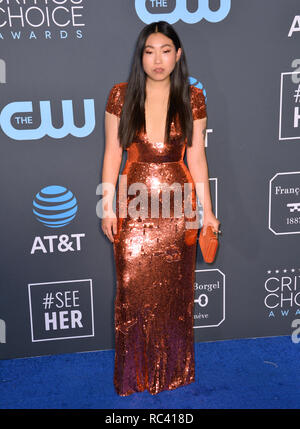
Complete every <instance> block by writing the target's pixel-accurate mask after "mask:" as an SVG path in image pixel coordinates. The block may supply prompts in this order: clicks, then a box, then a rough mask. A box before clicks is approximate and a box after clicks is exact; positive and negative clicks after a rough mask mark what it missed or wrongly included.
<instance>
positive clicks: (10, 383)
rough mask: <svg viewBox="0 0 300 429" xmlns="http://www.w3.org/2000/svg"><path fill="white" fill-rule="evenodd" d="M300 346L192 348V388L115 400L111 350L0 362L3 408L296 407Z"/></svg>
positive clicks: (238, 343) (299, 403)
mask: <svg viewBox="0 0 300 429" xmlns="http://www.w3.org/2000/svg"><path fill="white" fill-rule="evenodd" d="M299 352H300V344H298V345H297V344H294V343H293V342H292V340H291V337H290V336H281V337H267V338H253V339H240V340H226V341H215V342H206V343H205V342H203V343H196V344H195V353H196V382H195V383H192V384H190V385H188V386H183V387H180V388H177V389H175V390H173V391H165V392H161V393H159V394H157V395H155V396H153V395H151V394H150V393H148V392H142V393H134V394H132V395H130V396H127V397H121V396H119V395H118V394H117V393H116V392H115V390H114V387H113V365H114V350H104V351H96V352H87V353H73V354H61V355H53V356H41V357H34V358H24V359H10V360H3V361H0V408H1V409H25V408H29V409H54V408H57V409H71V408H73V409H88V408H89V409H91V408H93V409H103V408H108V409H135V408H140V409H151V408H153V409H168V408H171V409H180V408H181V409H238V408H246V409H259V408H263V409H267V408H270V409H275V408H281V409H288V408H289V409H291V408H293V409H299V408H300V389H299V382H300V376H299V374H300V371H299V370H300V359H299Z"/></svg>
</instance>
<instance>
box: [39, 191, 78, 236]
mask: <svg viewBox="0 0 300 429" xmlns="http://www.w3.org/2000/svg"><path fill="white" fill-rule="evenodd" d="M77 210H78V204H77V200H76V198H75V196H74V195H73V193H72V192H71V191H70V190H69V189H67V188H65V187H64V186H58V185H50V186H46V187H45V188H43V189H42V190H41V191H39V192H38V193H37V194H36V195H35V198H34V200H33V213H34V215H35V217H36V219H37V220H38V221H39V222H41V223H42V224H44V225H45V226H48V227H50V228H61V227H63V226H65V225H68V224H69V223H70V222H71V221H72V220H73V219H74V218H75V216H76V213H77Z"/></svg>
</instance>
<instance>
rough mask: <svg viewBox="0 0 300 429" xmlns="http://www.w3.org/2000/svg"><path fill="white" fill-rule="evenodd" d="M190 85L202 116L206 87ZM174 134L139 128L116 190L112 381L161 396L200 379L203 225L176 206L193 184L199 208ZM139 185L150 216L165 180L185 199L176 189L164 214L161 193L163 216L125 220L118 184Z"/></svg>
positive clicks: (113, 97)
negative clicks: (154, 134) (196, 319)
mask: <svg viewBox="0 0 300 429" xmlns="http://www.w3.org/2000/svg"><path fill="white" fill-rule="evenodd" d="M126 85H127V83H126V82H123V83H119V84H116V85H114V86H113V87H112V89H111V90H110V93H109V97H108V101H107V105H106V111H107V112H109V113H112V114H114V115H116V116H118V117H120V115H121V110H122V105H123V102H124V97H125V93H126ZM190 89H191V99H190V101H191V107H192V112H193V118H194V119H198V118H204V117H205V116H206V105H205V97H204V95H203V91H202V90H201V89H199V88H196V87H195V86H192V85H191V86H190ZM170 133H171V142H170V144H167V143H154V142H150V141H149V139H148V137H147V135H146V133H138V135H137V138H135V140H134V141H133V142H132V143H131V144H130V146H129V147H128V148H127V161H126V164H125V167H124V169H123V171H122V173H120V174H122V176H121V180H120V181H119V185H118V187H117V193H116V215H117V219H118V222H117V225H118V226H117V233H116V234H115V235H114V244H113V248H114V257H115V266H116V276H117V291H116V297H115V368H114V386H115V389H116V392H117V393H118V394H119V395H121V396H127V395H130V394H132V393H134V392H141V391H143V390H146V389H147V390H148V391H149V392H150V393H151V394H152V395H155V394H157V393H159V392H161V391H163V390H172V389H175V388H177V387H179V386H184V385H186V384H189V383H191V382H193V381H195V362H194V331H193V309H194V275H195V263H196V246H197V233H198V228H197V229H195V227H193V229H189V228H187V227H186V223H185V222H186V220H187V219H188V220H191V219H195V217H187V216H186V214H185V213H184V211H183V210H184V209H183V207H182V216H181V217H175V216H174V207H175V205H176V204H181V205H182V204H183V201H184V193H183V187H184V183H189V184H190V185H188V186H191V188H190V189H192V192H190V194H189V195H190V203H191V202H192V203H191V204H192V209H193V210H195V209H196V192H195V186H194V182H193V179H192V177H191V174H190V172H189V170H188V168H187V166H186V164H185V163H184V161H183V157H184V152H185V148H186V140H185V139H183V138H182V136H181V134H180V126H178V125H176V126H175V125H174V122H173V123H172V126H171V132H170ZM124 179H126V180H127V183H126V182H125V181H124ZM136 182H139V183H143V184H145V186H146V189H147V192H148V198H149V205H148V207H149V213H150V214H151V213H152V212H151V209H150V208H151V203H150V201H151V200H150V193H151V189H152V192H154V193H155V189H156V190H159V186H160V184H162V183H167V184H168V185H172V183H174V182H176V183H179V184H180V186H181V187H182V202H181V201H180V199H179V200H178V199H177V197H176V198H175V197H173V200H172V193H171V194H170V196H171V198H170V216H168V217H165V216H162V209H161V205H162V194H161V193H160V195H159V194H156V195H157V196H158V197H159V210H160V211H159V213H160V215H159V217H157V216H156V217H152V218H151V217H150V216H147V217H146V218H145V217H139V218H137V217H136V218H132V217H130V216H129V215H127V216H126V217H120V216H119V208H120V204H119V189H120V188H122V189H123V188H124V186H126V187H127V189H129V187H130V185H131V184H133V183H136ZM123 185H124V186H123ZM161 189H162V188H161ZM158 192H159V191H158ZM131 194H132V195H128V194H127V198H125V205H126V206H127V207H128V205H129V203H130V201H131V200H132V199H133V198H135V197H137V195H138V192H137V193H136V192H131ZM174 194H175V193H174ZM174 194H173V195H174ZM152 195H153V194H152ZM177 195H178V194H177ZM187 195H188V194H187ZM152 198H153V196H152ZM157 201H158V199H157ZM172 201H173V202H172ZM178 201H179V202H178ZM122 207H123V208H124V205H123V206H122ZM137 209H138V207H137Z"/></svg>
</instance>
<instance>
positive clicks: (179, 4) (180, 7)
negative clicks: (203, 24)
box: [135, 0, 231, 24]
mask: <svg viewBox="0 0 300 429" xmlns="http://www.w3.org/2000/svg"><path fill="white" fill-rule="evenodd" d="M170 3H171V4H170ZM172 5H173V2H170V0H135V10H136V13H137V15H138V17H139V18H140V19H141V20H142V21H143V22H145V24H150V23H151V22H153V21H154V20H155V21H167V22H168V23H169V24H174V22H177V21H179V20H180V19H181V20H182V21H184V22H186V23H187V24H195V23H196V22H199V21H201V20H202V19H203V18H205V19H206V20H207V21H209V22H220V21H222V20H223V19H225V18H226V16H227V15H228V14H229V11H230V8H231V0H220V7H219V9H218V10H211V9H210V7H209V0H198V9H197V10H196V11H194V12H189V11H188V9H187V0H175V7H174V8H172ZM158 11H159V12H161V11H162V12H163V13H157V12H158Z"/></svg>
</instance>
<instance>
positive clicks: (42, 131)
mask: <svg viewBox="0 0 300 429" xmlns="http://www.w3.org/2000/svg"><path fill="white" fill-rule="evenodd" d="M83 101H84V118H85V123H84V125H83V126H82V127H80V128H79V127H76V126H75V124H74V111H73V104H72V100H62V116H63V118H62V123H63V125H62V127H61V128H55V127H54V126H53V124H52V118H51V104H50V101H49V100H46V101H40V102H39V105H40V126H39V127H37V128H35V129H33V128H30V129H24V127H25V126H28V127H30V126H31V127H32V124H33V118H32V115H30V114H29V113H32V112H33V107H32V102H31V101H15V102H12V103H9V104H7V105H6V106H5V107H4V108H3V109H2V111H1V113H0V127H1V128H2V130H3V132H4V133H5V134H6V135H7V136H8V137H10V138H12V139H14V140H38V139H41V138H42V137H44V136H46V135H48V136H49V137H52V138H55V139H61V138H63V137H66V136H67V135H68V134H71V135H72V136H74V137H86V136H88V135H89V134H91V133H92V131H93V130H94V128H95V106H94V100H93V99H84V100H83ZM17 113H18V115H16V114H17ZM13 124H15V126H22V127H23V129H18V128H16V127H15V126H14V125H13Z"/></svg>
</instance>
